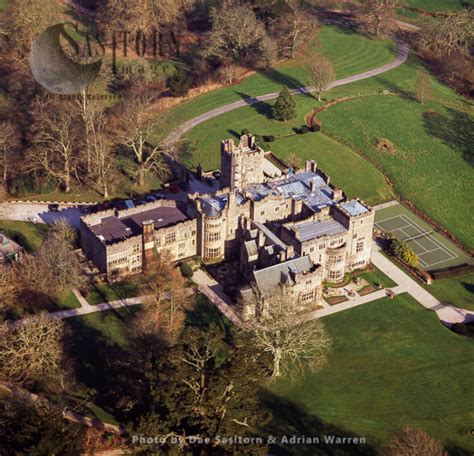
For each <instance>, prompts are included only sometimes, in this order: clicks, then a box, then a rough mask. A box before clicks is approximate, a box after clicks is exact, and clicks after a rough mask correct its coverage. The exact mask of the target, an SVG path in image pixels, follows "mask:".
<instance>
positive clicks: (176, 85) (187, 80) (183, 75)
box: [166, 68, 193, 97]
mask: <svg viewBox="0 0 474 456" xmlns="http://www.w3.org/2000/svg"><path fill="white" fill-rule="evenodd" d="M192 82H193V81H192V77H191V75H190V74H189V73H188V72H187V71H185V70H183V69H182V68H179V69H177V70H176V72H175V74H173V75H171V76H170V77H169V78H168V80H167V82H166V85H167V86H168V89H169V91H170V94H171V95H172V96H173V97H184V96H185V95H187V93H188V91H189V88H190V87H191V84H192Z"/></svg>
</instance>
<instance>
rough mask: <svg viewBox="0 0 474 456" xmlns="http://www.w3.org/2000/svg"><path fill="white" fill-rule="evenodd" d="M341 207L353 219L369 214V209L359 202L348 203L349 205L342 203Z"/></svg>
mask: <svg viewBox="0 0 474 456" xmlns="http://www.w3.org/2000/svg"><path fill="white" fill-rule="evenodd" d="M341 207H342V208H343V209H344V210H345V211H346V212H347V213H348V214H349V215H351V216H352V217H355V216H357V215H361V214H365V213H366V212H369V209H368V208H366V207H365V206H364V205H363V204H362V203H360V202H359V201H357V200H352V201H348V202H347V203H342V204H341Z"/></svg>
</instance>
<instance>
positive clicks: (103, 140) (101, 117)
mask: <svg viewBox="0 0 474 456" xmlns="http://www.w3.org/2000/svg"><path fill="white" fill-rule="evenodd" d="M90 147H91V151H92V160H91V163H92V170H91V176H93V177H95V178H96V179H97V183H98V185H99V187H100V188H101V190H102V194H103V195H104V198H108V197H109V189H110V183H111V178H112V176H113V173H114V171H115V167H114V158H115V157H114V154H113V149H112V141H111V138H110V136H109V133H108V132H107V118H106V116H105V113H104V112H103V111H101V110H97V111H95V112H94V116H93V118H92V119H91V122H90Z"/></svg>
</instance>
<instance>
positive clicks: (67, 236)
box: [49, 217, 77, 247]
mask: <svg viewBox="0 0 474 456" xmlns="http://www.w3.org/2000/svg"><path fill="white" fill-rule="evenodd" d="M49 230H50V231H49V236H51V237H55V238H57V239H59V240H61V241H64V242H66V243H67V244H68V245H70V246H71V247H73V246H74V244H75V242H76V240H77V231H76V230H75V229H74V228H73V227H72V225H71V224H70V223H69V222H68V220H67V219H66V218H64V217H62V218H58V219H56V220H54V222H53V223H52V224H51V225H50V228H49Z"/></svg>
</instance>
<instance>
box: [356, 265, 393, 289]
mask: <svg viewBox="0 0 474 456" xmlns="http://www.w3.org/2000/svg"><path fill="white" fill-rule="evenodd" d="M372 268H373V271H366V272H363V273H362V274H359V277H362V278H363V279H365V280H367V282H369V283H370V284H371V285H372V286H373V287H375V288H376V287H378V286H379V285H381V286H382V287H383V288H391V287H396V286H397V283H395V282H394V281H393V280H392V279H391V278H390V277H388V276H387V275H385V274H384V273H383V272H382V271H381V270H380V269H378V268H376V267H375V266H374V265H372Z"/></svg>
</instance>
